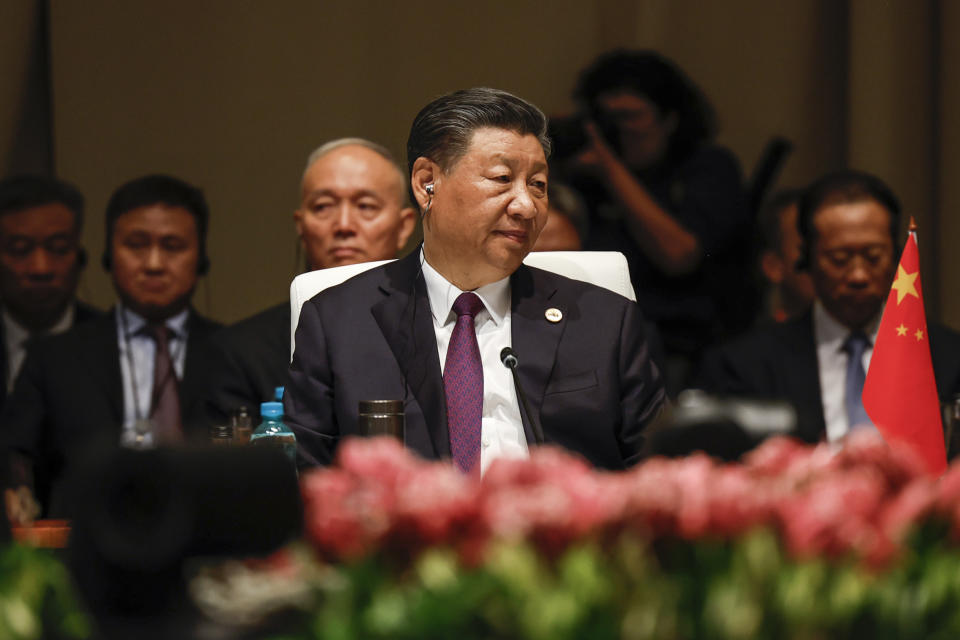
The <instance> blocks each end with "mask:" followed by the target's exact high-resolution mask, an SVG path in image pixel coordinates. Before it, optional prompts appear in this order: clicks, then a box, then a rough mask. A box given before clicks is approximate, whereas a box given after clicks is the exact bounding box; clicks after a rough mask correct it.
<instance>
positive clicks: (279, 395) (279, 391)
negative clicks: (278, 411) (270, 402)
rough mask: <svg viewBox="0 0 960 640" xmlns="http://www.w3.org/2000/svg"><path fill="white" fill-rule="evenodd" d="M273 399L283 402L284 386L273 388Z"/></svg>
mask: <svg viewBox="0 0 960 640" xmlns="http://www.w3.org/2000/svg"><path fill="white" fill-rule="evenodd" d="M273 399H274V400H276V401H277V402H283V387H277V388H276V389H274V390H273Z"/></svg>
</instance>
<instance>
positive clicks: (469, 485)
mask: <svg viewBox="0 0 960 640" xmlns="http://www.w3.org/2000/svg"><path fill="white" fill-rule="evenodd" d="M302 491H303V498H304V503H305V512H306V527H307V538H308V540H309V541H310V542H311V543H312V545H313V546H314V548H315V549H316V550H317V552H318V553H319V554H320V555H321V556H322V557H324V558H327V559H329V560H334V561H347V560H352V559H356V558H359V557H363V556H365V555H367V554H371V553H373V552H385V553H387V554H389V555H390V556H392V557H396V558H399V559H403V558H407V559H410V558H414V557H416V556H418V555H419V554H420V553H421V552H422V551H423V550H425V549H427V548H429V547H433V546H448V547H451V548H454V549H457V550H458V551H459V552H460V555H461V558H462V559H463V560H464V561H465V562H466V563H468V564H471V565H475V564H477V563H478V562H480V561H481V560H482V558H483V553H484V550H485V549H487V548H488V547H489V545H490V544H491V543H492V542H496V541H507V542H510V541H518V540H527V541H530V542H532V543H533V544H535V545H536V547H537V548H538V549H539V550H540V551H541V552H542V553H544V554H545V555H547V556H556V555H559V554H560V553H562V552H563V551H564V550H566V549H567V548H569V547H570V546H571V545H573V544H576V543H578V542H582V541H585V540H589V539H597V540H601V541H602V540H604V539H608V538H610V537H612V536H615V535H617V534H619V533H621V532H624V531H632V532H635V533H637V534H639V535H641V536H643V537H645V538H646V539H649V540H656V539H669V538H674V539H684V540H698V539H703V538H715V539H720V540H730V539H734V538H737V537H739V536H741V535H743V534H745V533H747V532H749V531H751V530H753V529H756V528H760V527H765V528H769V529H771V530H773V531H775V532H777V533H778V534H779V536H780V537H781V540H782V543H783V545H784V547H785V548H786V549H787V550H789V552H791V553H792V554H793V555H794V556H795V557H799V558H803V557H813V556H825V557H831V558H840V557H846V556H854V557H859V558H861V559H862V560H864V561H865V562H866V563H867V564H868V565H871V566H883V565H884V564H885V563H888V562H889V561H890V560H891V559H893V558H894V557H895V556H896V555H897V553H898V551H899V550H900V549H901V545H902V543H903V542H904V541H905V537H906V536H907V534H908V533H909V532H910V531H911V530H912V529H913V528H914V526H915V525H917V524H919V523H922V522H924V521H926V520H928V519H930V518H939V519H942V520H944V521H945V522H947V523H949V524H950V525H951V526H952V532H953V534H954V537H955V538H956V539H957V540H960V466H954V467H952V468H951V469H950V470H949V471H948V472H947V473H946V474H945V475H944V476H943V477H942V478H941V479H939V480H934V479H932V478H930V477H928V476H926V475H925V474H924V472H923V467H922V465H920V464H919V462H918V461H917V460H915V459H913V458H910V457H909V455H908V454H903V453H898V452H896V451H893V450H891V449H890V448H889V447H887V446H886V445H885V444H884V442H883V441H882V440H881V439H879V438H878V437H876V436H870V435H869V434H868V435H863V436H860V435H858V436H856V437H852V438H850V439H849V440H848V441H847V443H846V444H845V446H844V448H843V449H841V450H839V451H835V450H833V449H831V447H830V446H829V445H826V444H824V445H819V446H815V447H810V446H806V445H803V444H800V443H798V442H796V441H793V440H789V439H785V438H779V439H773V440H770V441H768V442H767V443H765V444H763V445H762V446H761V447H759V448H758V449H756V450H755V451H753V452H752V453H750V454H749V455H748V456H747V457H746V459H745V461H744V462H743V463H742V464H722V463H719V462H717V461H715V460H713V459H711V458H708V457H707V456H705V455H702V454H698V455H693V456H689V457H687V458H681V459H673V460H667V459H662V458H655V459H651V460H649V461H646V462H645V463H643V464H640V465H638V466H637V467H635V468H633V469H631V470H628V471H625V472H622V473H608V472H599V471H596V470H593V469H592V468H591V467H590V466H589V465H588V464H587V463H585V462H584V461H583V460H581V459H580V458H577V457H575V456H573V455H571V454H569V453H566V452H564V451H562V450H559V449H556V448H551V447H541V448H538V449H536V450H534V451H532V452H531V457H530V459H529V460H503V461H497V462H495V463H494V464H493V465H492V466H491V467H490V469H489V470H488V472H487V474H486V475H485V477H484V478H483V480H482V481H477V480H475V479H472V478H469V477H467V476H464V475H462V474H460V473H459V472H457V471H456V470H455V469H454V467H453V466H452V465H449V464H446V463H442V462H426V461H423V460H420V459H418V458H416V457H415V456H414V455H413V454H411V453H410V452H408V451H407V450H405V449H404V448H403V447H402V445H400V444H399V443H397V442H395V441H393V440H391V439H370V440H365V439H354V440H348V441H346V442H345V443H344V444H343V445H342V446H341V447H340V451H339V453H338V458H337V462H336V465H335V466H333V467H331V468H327V469H320V470H317V471H314V472H311V473H309V474H307V475H305V476H304V477H303V480H302Z"/></svg>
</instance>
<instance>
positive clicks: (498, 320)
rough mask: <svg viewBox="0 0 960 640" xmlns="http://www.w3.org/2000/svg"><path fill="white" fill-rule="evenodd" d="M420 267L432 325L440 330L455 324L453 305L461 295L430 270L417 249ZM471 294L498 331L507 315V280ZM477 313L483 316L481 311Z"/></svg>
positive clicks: (475, 290)
mask: <svg viewBox="0 0 960 640" xmlns="http://www.w3.org/2000/svg"><path fill="white" fill-rule="evenodd" d="M420 263H421V264H422V265H423V269H422V271H423V279H424V282H426V284H427V298H428V299H429V300H430V312H431V313H432V314H433V320H434V322H436V323H437V324H438V325H440V326H443V325H445V324H447V323H450V322H456V320H457V317H456V314H454V313H453V303H454V302H456V300H457V297H458V296H459V295H460V294H461V293H463V291H462V290H461V289H459V288H457V287H456V286H454V285H453V284H451V283H450V282H449V281H448V280H447V279H446V278H444V277H443V276H442V275H441V274H440V272H439V271H437V270H436V269H434V268H433V267H432V266H430V263H429V262H427V261H426V258H425V257H424V255H423V249H422V248H421V249H420ZM473 292H474V293H475V294H477V296H478V297H479V298H480V301H481V302H483V306H484V310H485V311H486V312H487V315H488V317H489V318H490V319H491V320H493V322H494V324H495V325H496V326H498V327H499V326H500V325H501V324H502V323H503V320H504V318H505V317H506V315H507V313H508V312H509V311H510V276H507V277H506V278H503V279H501V280H497V281H496V282H491V283H490V284H485V285H483V286H482V287H479V288H477V289H474V291H473ZM480 313H481V314H482V313H483V311H481V312H480Z"/></svg>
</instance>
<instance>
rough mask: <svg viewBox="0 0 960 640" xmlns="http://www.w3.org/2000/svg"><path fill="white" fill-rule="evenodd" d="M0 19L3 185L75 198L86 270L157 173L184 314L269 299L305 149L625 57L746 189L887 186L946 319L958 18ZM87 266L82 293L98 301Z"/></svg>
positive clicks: (193, 10)
mask: <svg viewBox="0 0 960 640" xmlns="http://www.w3.org/2000/svg"><path fill="white" fill-rule="evenodd" d="M0 22H2V23H3V24H4V25H5V27H6V28H5V31H6V32H7V34H8V36H9V37H5V38H4V39H2V40H0V95H2V96H3V100H2V101H0V163H2V164H0V172H2V173H4V174H7V173H12V172H15V171H23V170H38V169H40V170H42V169H45V168H46V169H52V170H54V171H55V172H56V173H57V174H58V175H60V176H62V177H64V178H66V179H68V180H71V181H74V182H75V183H77V184H78V185H79V186H80V187H81V188H82V189H83V191H84V192H85V193H86V195H87V198H88V204H89V207H88V208H89V212H88V220H89V224H88V227H87V229H86V231H85V234H84V240H85V242H86V245H87V247H88V249H89V250H90V252H91V255H99V253H100V251H101V250H102V247H103V243H104V239H103V229H102V225H103V207H104V204H105V202H106V199H107V197H108V196H109V194H110V192H111V191H112V189H113V188H114V187H116V186H117V185H118V184H119V183H121V182H123V181H125V180H127V179H129V178H132V177H135V176H137V175H140V174H143V173H147V172H154V171H163V172H170V173H174V174H176V175H179V176H182V177H184V178H186V179H187V180H190V181H192V182H194V183H196V184H199V185H201V186H203V187H204V189H205V190H206V193H207V195H208V198H209V200H210V203H211V207H212V211H213V218H212V227H211V234H210V247H209V250H210V255H211V259H212V262H213V269H212V271H211V273H210V275H209V276H208V277H207V278H206V279H205V282H204V283H203V284H202V285H201V286H200V289H199V290H198V294H197V298H196V303H197V306H198V307H199V308H200V310H201V311H203V312H206V313H208V314H210V315H212V316H214V317H216V318H218V319H221V320H225V321H232V320H236V319H239V318H240V317H243V316H245V315H248V314H250V313H252V312H254V311H256V310H258V309H260V308H262V307H265V306H266V305H268V304H270V303H273V302H277V301H280V300H282V299H284V298H285V297H286V291H287V286H288V284H289V281H290V279H291V277H292V276H293V275H294V274H295V273H296V272H297V265H296V264H295V242H296V240H295V235H294V232H293V225H292V220H291V215H292V212H293V209H294V208H295V207H296V206H297V204H298V183H299V178H300V173H301V172H302V170H303V163H304V161H305V159H306V156H307V154H308V153H309V152H310V151H311V150H312V149H313V148H315V147H316V146H318V145H319V144H321V143H322V142H324V141H326V140H328V139H330V138H333V137H339V136H345V135H358V136H364V137H368V138H371V139H373V140H377V141H380V142H382V143H384V144H386V145H387V146H388V147H390V148H391V149H392V150H393V151H394V152H395V153H396V154H397V155H398V157H400V158H402V157H403V145H404V141H405V138H406V134H407V129H408V127H409V124H410V122H411V120H412V119H413V116H414V115H415V114H416V112H417V110H418V109H419V108H420V107H422V106H423V105H424V104H425V103H426V102H427V101H428V100H430V99H431V98H432V97H434V96H436V95H438V94H440V93H443V92H446V91H450V90H453V89H456V88H461V87H466V86H473V85H490V86H496V87H499V88H503V89H506V90H508V91H512V92H515V93H518V94H519V95H522V96H523V97H525V98H527V99H530V100H532V101H533V102H535V103H537V104H538V105H539V106H540V107H541V108H543V109H544V110H545V111H547V112H548V113H551V114H560V113H564V112H567V111H569V110H570V109H571V106H572V105H571V103H570V101H569V93H570V89H571V87H572V84H573V82H574V79H575V77H576V74H577V72H578V70H579V69H581V68H582V67H583V66H584V65H586V64H587V63H588V62H589V61H590V60H591V59H592V58H594V57H595V56H596V55H598V54H599V53H601V52H603V51H605V50H607V49H610V48H612V47H616V46H630V47H650V48H656V49H659V50H660V51H662V52H663V53H665V54H666V55H668V56H670V57H672V58H674V59H675V60H676V61H677V62H678V63H679V64H680V65H681V66H682V67H684V68H685V69H686V71H687V72H688V73H689V74H690V76H691V77H693V78H694V79H695V80H696V81H697V82H698V83H700V84H701V86H702V87H703V89H704V90H705V92H706V93H707V95H708V96H710V98H711V99H712V101H713V102H714V104H715V106H716V108H717V111H718V113H719V116H720V120H721V125H722V131H721V135H720V142H722V143H723V144H726V145H728V146H729V147H731V148H732V149H733V150H734V152H735V153H736V154H737V155H738V156H739V157H740V159H741V162H742V163H743V166H744V170H745V172H746V173H749V172H750V170H751V169H752V168H753V166H754V163H755V162H756V161H757V158H758V156H759V154H760V151H761V149H762V147H763V145H764V144H765V143H766V141H767V140H768V139H769V138H770V137H771V136H772V135H775V134H779V135H784V136H786V137H787V138H789V139H791V140H792V141H793V142H794V144H795V151H794V153H793V155H792V156H791V157H790V159H789V161H788V163H787V165H786V167H785V170H784V172H783V174H782V177H781V180H780V184H781V185H800V184H803V183H805V182H807V181H809V180H811V179H812V178H814V177H816V176H817V175H818V174H820V173H822V172H823V171H825V170H828V169H832V168H836V167H839V166H843V165H845V164H847V163H849V164H852V165H854V166H858V167H861V168H865V169H868V170H871V171H876V172H878V173H879V174H880V175H881V176H883V177H884V178H885V179H887V180H888V181H889V182H890V183H891V184H892V186H893V187H894V189H895V190H897V191H898V193H899V194H900V195H901V196H902V198H903V200H904V203H905V205H906V208H907V209H908V211H909V212H910V213H912V214H914V215H915V216H916V217H917V220H918V222H919V223H920V225H921V235H920V238H921V239H920V242H921V249H922V252H923V257H924V274H923V277H924V283H925V285H926V290H927V305H928V308H929V309H930V313H931V315H942V316H943V317H944V318H945V319H947V320H948V321H950V322H951V323H952V324H954V325H955V326H960V301H957V302H954V300H953V298H954V297H955V296H953V295H952V292H953V291H956V290H957V285H960V273H958V271H960V269H957V263H958V259H957V258H954V257H953V255H952V254H953V253H955V252H952V251H951V248H952V240H951V239H956V238H960V222H957V221H956V220H955V216H948V215H945V214H944V213H943V212H945V211H952V210H955V209H956V207H957V206H960V201H958V197H957V196H956V195H955V194H954V193H953V189H952V188H951V184H950V182H951V180H950V179H949V178H950V177H951V176H956V175H957V173H956V172H957V169H958V168H960V157H958V152H957V151H956V145H949V144H947V140H946V138H947V137H948V136H952V139H953V140H954V141H956V134H957V132H958V130H960V122H958V121H957V116H954V115H952V114H953V113H960V108H955V107H960V95H958V89H957V88H956V87H955V84H956V83H948V82H945V81H944V79H945V78H949V77H953V78H956V77H960V76H958V75H957V71H960V69H958V67H960V51H958V48H960V47H958V45H956V44H955V43H954V38H951V37H949V36H950V34H951V33H956V28H951V27H960V6H958V5H957V4H954V3H941V2H938V1H937V0H926V1H921V2H912V1H907V0H893V1H891V2H886V3H883V4H880V3H874V2H869V1H867V0H848V1H835V0H794V1H789V0H788V1H785V2H772V3H771V2H768V1H765V0H725V1H724V2H693V1H687V0H684V1H680V2H668V1H667V0H595V1H594V2H583V1H578V0H555V1H552V2H549V3H544V2H532V1H507V0H493V1H487V2H482V3H481V2H451V3H439V2H435V1H430V2H427V1H424V0H406V1H405V2H387V1H377V0H354V1H352V2H349V3H334V2H326V1H324V2H321V1H315V0H314V1H311V0H280V1H278V2H271V3H267V2H259V1H254V0H207V1H196V0H190V1H188V0H165V1H163V2H161V1H159V0H155V1H144V2H135V3H132V2H122V1H119V0H85V1H84V2H70V1H66V0H50V2H49V5H48V4H47V2H46V1H40V0H6V1H5V2H3V3H2V4H0ZM949 73H953V75H952V76H950V75H948V74H949ZM95 262H96V261H92V264H91V266H90V267H89V268H88V271H87V273H86V274H85V278H84V283H83V286H82V289H81V295H82V297H84V298H86V299H88V300H89V301H91V302H93V303H95V304H98V305H100V306H104V307H105V306H108V305H109V304H111V303H112V301H113V294H112V289H111V287H110V284H109V279H108V277H107V275H106V274H104V273H103V272H102V271H101V270H100V269H99V267H98V266H96V264H95Z"/></svg>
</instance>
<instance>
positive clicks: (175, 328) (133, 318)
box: [117, 303, 190, 339]
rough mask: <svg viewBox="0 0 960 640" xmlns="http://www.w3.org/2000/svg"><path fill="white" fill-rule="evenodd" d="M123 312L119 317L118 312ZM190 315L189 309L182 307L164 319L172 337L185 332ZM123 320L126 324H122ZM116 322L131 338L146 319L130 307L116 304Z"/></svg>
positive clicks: (136, 333) (143, 324) (178, 336)
mask: <svg viewBox="0 0 960 640" xmlns="http://www.w3.org/2000/svg"><path fill="white" fill-rule="evenodd" d="M121 313H122V314H123V319H121V317H120V314H121ZM189 317H190V309H189V308H188V309H184V310H183V311H181V312H180V313H178V314H176V315H173V316H170V317H169V318H167V319H166V320H165V321H164V324H165V325H166V326H167V328H168V329H170V330H171V331H172V332H173V337H174V338H181V339H182V338H183V337H184V336H186V334H187V319H188V318H189ZM124 321H126V324H125V325H124ZM117 324H118V325H119V326H120V329H121V330H122V329H123V328H124V327H126V330H127V337H128V338H132V337H134V336H136V335H138V333H139V332H140V330H141V329H143V328H144V327H145V326H146V325H147V320H146V318H144V317H143V316H141V315H140V314H138V313H136V312H135V311H133V310H132V309H128V308H126V307H125V306H123V304H120V303H118V304H117Z"/></svg>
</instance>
